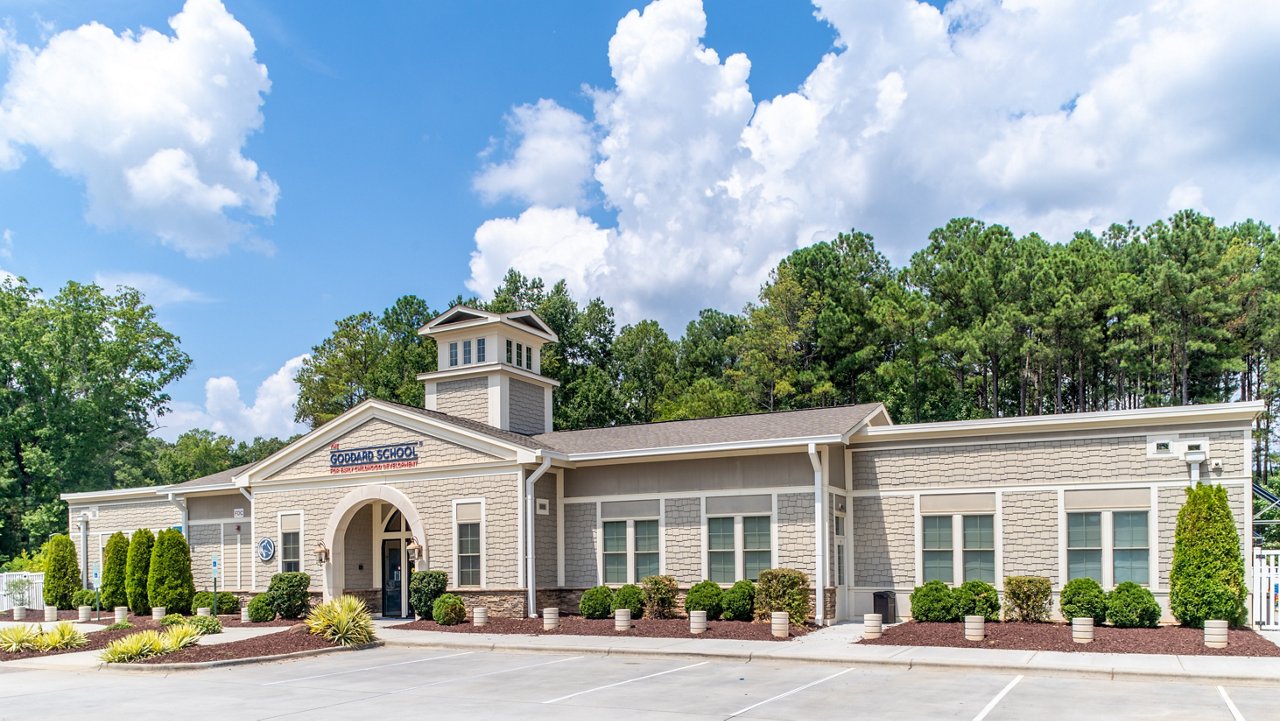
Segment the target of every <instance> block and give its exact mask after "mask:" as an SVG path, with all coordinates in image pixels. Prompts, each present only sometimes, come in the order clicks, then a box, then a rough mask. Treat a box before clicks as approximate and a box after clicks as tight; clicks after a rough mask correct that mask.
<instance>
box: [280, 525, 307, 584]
mask: <svg viewBox="0 0 1280 721" xmlns="http://www.w3.org/2000/svg"><path fill="white" fill-rule="evenodd" d="M280 570H281V571H282V572H285V573H288V572H291V571H301V570H302V514H300V513H286V514H283V515H281V516H280Z"/></svg>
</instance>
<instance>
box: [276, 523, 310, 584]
mask: <svg viewBox="0 0 1280 721" xmlns="http://www.w3.org/2000/svg"><path fill="white" fill-rule="evenodd" d="M285 516H297V517H298V571H299V572H301V573H306V572H307V551H306V548H305V546H306V542H305V541H304V540H303V539H305V538H306V537H307V518H306V516H305V515H304V514H303V512H302V511H278V512H277V513H276V573H284V530H282V529H283V528H284V525H283V524H282V523H281V522H280V521H281V519H283V518H284V517H285Z"/></svg>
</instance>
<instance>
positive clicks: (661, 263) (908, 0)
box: [0, 0, 1280, 440]
mask: <svg viewBox="0 0 1280 721" xmlns="http://www.w3.org/2000/svg"><path fill="white" fill-rule="evenodd" d="M1278 35H1280V3H1275V2H1272V1H1269V0H1261V1H1258V2H1247V1H1236V0H1161V1H1158V2H1118V1H1115V0H1109V1H1105V2H1092V1H1090V0H1008V1H1006V2H1003V3H1001V2H994V1H992V0H951V1H950V2H936V3H933V4H928V3H923V2H916V1H915V0H838V1H837V0H815V2H814V3H812V4H810V3H808V2H803V1H802V0H705V2H700V1H699V0H654V1H653V2H639V1H637V2H626V1H623V0H591V1H587V0H577V1H569V0H542V1H540V2H537V3H529V2H517V1H515V0H504V1H501V2H496V1H490V2H470V3H437V2H430V3H421V2H406V3H397V4H391V3H337V2H303V1H302V0H286V1H284V2H270V3H265V2H255V1H250V0H245V1H237V0H227V1H226V2H225V3H223V2H219V1H218V0H187V2H185V4H184V3H182V2H181V0H169V1H167V2H160V1H155V0H121V1H120V2H113V3H93V2H77V1H75V0H61V1H59V2H53V1H49V0H33V1H24V0H0V82H2V83H3V88H2V89H0V273H4V274H13V275H18V276H22V277H24V278H26V279H28V280H29V282H31V283H32V284H34V285H36V286H38V287H40V288H42V289H44V291H45V292H46V293H52V292H55V291H56V290H57V288H59V287H61V286H62V285H63V284H64V283H66V282H67V281H68V280H75V281H80V282H97V283H99V284H101V285H103V286H104V287H108V288H114V287H116V286H117V285H122V284H123V285H129V286H133V287H137V288H139V289H140V290H142V291H143V292H144V293H145V294H146V296H147V298H148V299H149V301H150V302H151V303H152V304H154V305H155V307H156V309H157V314H158V317H159V319H160V321H161V323H162V324H164V325H165V327H167V328H169V329H170V330H172V331H173V332H175V333H177V334H178V335H179V336H181V338H182V347H183V349H184V350H185V351H186V352H187V353H188V354H190V356H191V357H192V359H193V363H192V366H191V369H190V371H189V373H188V374H187V376H186V377H185V378H184V379H182V380H181V381H179V382H177V383H176V384H174V385H173V386H172V387H171V388H170V392H171V394H172V396H173V403H172V412H171V413H169V414H167V415H165V416H163V417H161V418H160V419H158V425H159V426H160V427H159V428H158V430H157V434H158V435H160V436H162V437H165V438H169V439H172V438H174V437H176V436H177V435H178V434H179V433H181V432H182V431H184V430H187V429H189V428H194V427H201V428H211V429H213V430H215V431H218V432H220V433H226V434H229V435H232V436H234V437H236V438H239V439H243V440H248V439H251V438H253V437H254V436H272V435H277V436H287V435H291V434H293V433H295V432H298V431H300V430H304V429H303V428H302V427H301V426H298V425H297V424H295V423H294V422H293V402H294V399H295V397H296V394H297V387H296V385H295V384H294V382H293V375H294V374H295V373H296V372H297V370H298V368H299V367H300V365H301V363H302V360H303V358H304V357H305V354H306V353H307V352H308V351H309V350H310V348H311V347H312V346H314V345H316V344H318V343H319V342H320V341H321V340H323V339H324V338H325V337H326V336H327V335H328V333H329V332H330V331H331V329H332V327H333V323H334V321H336V320H338V319H339V318H341V317H344V316H346V315H349V314H352V313H357V312H360V311H363V310H372V311H375V312H377V311H381V309H383V308H385V307H387V306H388V305H390V304H391V303H392V302H393V301H394V300H395V298H397V297H398V296H400V295H404V294H409V293H413V294H416V295H419V296H421V297H422V298H424V299H426V300H427V302H428V303H429V304H430V305H431V306H432V307H434V308H437V309H443V308H445V307H446V306H447V304H448V303H449V301H450V300H452V299H453V298H455V297H456V296H458V295H459V294H463V295H471V294H476V295H479V296H481V297H486V296H489V295H491V293H492V291H493V288H494V287H495V286H496V285H497V283H498V281H499V280H500V279H501V277H502V275H503V274H504V273H505V272H506V270H507V269H508V268H509V267H515V268H517V269H519V270H521V271H522V272H524V273H525V274H527V275H534V276H542V277H544V278H547V279H548V280H549V281H552V282H553V281H554V280H556V279H560V278H564V279H565V280H566V281H567V282H568V285H569V288H570V290H571V291H572V292H573V294H574V295H575V296H576V297H577V298H578V299H579V300H583V301H585V300H586V299H589V298H592V297H597V296H598V297H601V298H603V299H604V300H605V302H607V303H609V304H610V305H611V306H613V307H614V308H615V309H616V311H617V313H618V320H619V322H620V323H628V322H635V321H638V320H641V319H644V318H656V319H658V320H659V321H660V322H661V323H662V324H663V325H664V327H666V328H667V330H668V331H669V332H671V333H672V334H673V335H679V333H680V331H681V330H682V328H683V326H684V324H685V323H686V322H687V321H688V320H689V319H691V318H692V317H694V315H695V314H696V312H697V311H698V310H699V309H700V308H704V307H715V308H719V309H721V310H726V311H737V310H740V309H741V308H742V306H743V305H744V304H745V303H746V302H748V301H750V300H752V299H753V298H754V297H755V295H756V293H757V291H758V289H759V287H760V285H761V283H762V282H763V281H764V280H765V279H766V278H767V275H768V272H769V270H770V269H771V268H772V267H773V266H774V265H775V264H776V263H777V261H778V260H779V259H780V258H782V257H783V256H785V255H786V254H787V253H788V252H790V251H791V250H794V249H795V248H797V247H802V246H805V245H808V244H811V243H814V242H819V241H822V240H828V239H830V238H832V237H834V235H835V234H836V233H838V232H840V231H847V230H849V229H851V228H857V229H859V230H862V231H866V232H870V233H871V234H873V235H874V236H875V238H876V243H877V246H878V247H879V248H880V249H881V250H882V251H883V252H885V253H886V254H887V255H888V256H889V258H890V260H891V261H893V262H894V263H896V264H903V263H905V262H907V261H908V260H909V258H910V256H911V254H912V253H913V252H915V251H917V250H919V249H920V248H921V247H923V246H924V245H925V243H926V242H927V237H928V233H929V231H930V230H931V229H933V228H936V227H938V226H940V225H942V224H943V223H945V222H946V221H947V220H948V219H949V218H953V217H959V216H975V217H979V218H981V219H983V220H986V221H988V222H998V223H1004V224H1006V225H1008V226H1010V227H1011V228H1012V229H1013V230H1014V231H1015V232H1016V233H1019V234H1022V233H1029V232H1038V233H1040V234H1042V235H1044V236H1045V237H1047V238H1048V239H1050V240H1052V241H1065V240H1068V239H1069V238H1070V237H1071V234H1072V233H1074V232H1076V231H1078V230H1083V229H1094V230H1098V229H1101V228H1105V227H1106V226H1107V225H1109V224H1110V223H1112V222H1124V221H1127V220H1133V221H1135V222H1137V223H1139V224H1146V223H1150V222H1152V221H1154V220H1157V219H1159V218H1162V217H1166V216H1168V215H1169V214H1170V213H1171V212H1173V211H1175V210H1178V209H1181V208H1188V207H1189V208H1195V209H1198V210H1201V211H1203V212H1206V213H1209V214H1211V215H1214V216H1215V217H1217V218H1218V219H1219V220H1220V221H1222V222H1234V221H1237V220H1243V219H1246V218H1258V219H1262V220H1265V221H1275V220H1276V219H1277V218H1278V217H1280V212H1277V211H1278V210H1280V207H1277V206H1280V192H1277V191H1278V190H1280V163H1277V162H1276V161H1277V156H1278V155H1280V137H1277V136H1280V124H1277V122H1276V120H1275V118H1277V117H1280V112H1278V111H1280V86H1277V84H1276V81H1275V78H1276V77H1277V76H1278V71H1280V44H1277V43H1275V42H1274V38H1275V37H1277V36H1278Z"/></svg>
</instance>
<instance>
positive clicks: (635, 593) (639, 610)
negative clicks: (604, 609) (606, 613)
mask: <svg viewBox="0 0 1280 721" xmlns="http://www.w3.org/2000/svg"><path fill="white" fill-rule="evenodd" d="M620 608H626V609H630V611H631V617H632V618H640V617H641V616H642V615H644V591H641V590H640V587H639V586H637V585H635V584H634V583H628V584H627V585H625V586H623V587H622V588H619V589H618V590H617V591H614V593H613V606H612V607H611V608H610V610H611V611H617V610H618V609H620Z"/></svg>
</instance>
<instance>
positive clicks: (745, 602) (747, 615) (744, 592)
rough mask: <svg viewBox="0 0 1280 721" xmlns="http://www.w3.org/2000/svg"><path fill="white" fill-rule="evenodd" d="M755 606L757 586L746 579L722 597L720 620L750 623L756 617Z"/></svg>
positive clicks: (734, 585)
mask: <svg viewBox="0 0 1280 721" xmlns="http://www.w3.org/2000/svg"><path fill="white" fill-rule="evenodd" d="M755 606H756V585H755V584H754V583H752V582H750V581H748V580H747V579H745V578H744V579H742V580H741V581H738V582H737V583H735V584H733V586H731V587H730V588H729V590H727V591H725V592H724V594H723V595H721V596H720V618H723V619H724V620H726V621H750V620H751V619H752V617H753V616H755Z"/></svg>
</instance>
